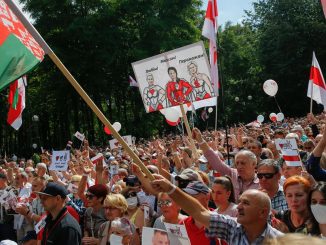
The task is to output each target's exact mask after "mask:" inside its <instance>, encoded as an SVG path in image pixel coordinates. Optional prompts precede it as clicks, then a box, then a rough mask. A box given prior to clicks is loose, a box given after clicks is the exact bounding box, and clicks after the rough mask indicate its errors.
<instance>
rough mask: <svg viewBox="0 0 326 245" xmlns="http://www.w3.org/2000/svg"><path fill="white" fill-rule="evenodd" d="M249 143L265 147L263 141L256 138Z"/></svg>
mask: <svg viewBox="0 0 326 245" xmlns="http://www.w3.org/2000/svg"><path fill="white" fill-rule="evenodd" d="M249 144H255V145H256V146H258V148H259V149H261V148H262V147H263V145H262V144H261V142H260V141H258V140H254V141H252V142H250V143H249Z"/></svg>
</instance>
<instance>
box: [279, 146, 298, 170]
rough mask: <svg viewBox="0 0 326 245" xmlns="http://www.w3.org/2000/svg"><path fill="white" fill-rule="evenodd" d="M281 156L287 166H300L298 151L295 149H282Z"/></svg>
mask: <svg viewBox="0 0 326 245" xmlns="http://www.w3.org/2000/svg"><path fill="white" fill-rule="evenodd" d="M281 152H282V157H283V159H284V161H285V163H286V165H287V166H290V167H297V166H302V162H301V159H300V156H299V152H298V151H297V150H291V149H287V150H282V151H281Z"/></svg>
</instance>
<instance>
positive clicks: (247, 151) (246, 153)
mask: <svg viewBox="0 0 326 245" xmlns="http://www.w3.org/2000/svg"><path fill="white" fill-rule="evenodd" d="M240 154H243V155H245V156H247V157H249V159H250V161H252V162H253V163H254V165H257V157H256V155H255V154H254V153H253V152H252V151H249V150H241V151H239V152H238V153H237V154H236V155H235V158H237V156H238V155H240Z"/></svg>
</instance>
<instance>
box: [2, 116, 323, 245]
mask: <svg viewBox="0 0 326 245" xmlns="http://www.w3.org/2000/svg"><path fill="white" fill-rule="evenodd" d="M325 122H326V121H325V114H324V113H323V114H321V115H317V116H314V115H313V114H310V113H309V114H308V115H307V117H305V118H297V119H293V118H286V119H285V120H284V121H283V122H274V123H273V122H271V123H265V124H262V125H261V127H249V126H244V125H242V124H240V125H239V126H238V127H234V128H230V129H229V132H228V135H227V137H226V134H225V130H222V129H221V130H217V131H214V130H211V131H204V132H201V131H200V130H199V129H197V128H194V129H193V130H192V135H191V136H179V135H166V136H161V137H157V138H156V139H151V140H144V139H141V140H137V141H136V142H135V143H134V144H133V145H132V146H131V147H132V149H133V150H134V152H136V154H137V155H138V156H139V158H140V159H141V160H142V162H143V163H144V165H145V166H146V168H147V169H148V170H149V171H150V172H151V173H152V174H153V176H154V178H155V180H150V179H149V178H148V177H147V176H146V175H145V174H144V173H143V171H142V170H141V168H140V167H139V166H138V165H137V164H135V163H133V160H132V159H131V157H130V156H129V155H128V154H127V153H126V151H125V149H123V148H122V147H121V146H118V147H116V148H114V149H110V148H100V147H96V146H89V143H88V141H87V140H86V139H84V140H83V142H82V144H81V146H80V147H79V148H75V147H74V145H72V142H68V145H67V148H66V150H69V151H70V160H69V161H67V166H66V170H65V171H63V170H62V169H61V170H60V169H55V168H53V166H52V165H53V164H52V161H53V157H51V152H48V151H46V150H44V151H43V152H42V153H40V158H41V162H39V163H36V162H33V160H31V159H27V160H26V159H24V158H23V157H18V159H14V160H15V161H14V160H13V159H11V158H8V157H2V159H1V165H0V203H1V212H0V215H1V216H0V219H1V221H0V241H1V243H0V244H16V243H15V242H17V243H18V244H89V245H95V244H124V245H127V244H128V245H137V244H155V245H156V244H171V245H172V244H173V245H174V244H195V245H196V244H201V245H202V244H216V245H218V244H223V245H225V244H230V245H231V244H294V243H296V244H308V243H310V244H325V241H323V240H322V239H326V182H325V181H326V148H325V147H326V133H325V131H324V128H325ZM191 138H192V139H193V140H194V142H195V146H196V149H191V144H190V140H191ZM278 140H281V141H278ZM280 142H281V143H280ZM282 142H283V143H282ZM284 142H285V143H284ZM293 142H295V143H296V145H297V149H296V151H297V153H298V158H299V161H298V160H296V157H295V156H292V157H289V156H285V151H282V149H280V148H279V147H281V148H286V145H288V146H289V145H290V147H292V148H293V145H292V146H291V144H293ZM295 143H294V144H295ZM297 162H299V164H296V163H297ZM184 231H186V232H184ZM292 242H293V243H292Z"/></svg>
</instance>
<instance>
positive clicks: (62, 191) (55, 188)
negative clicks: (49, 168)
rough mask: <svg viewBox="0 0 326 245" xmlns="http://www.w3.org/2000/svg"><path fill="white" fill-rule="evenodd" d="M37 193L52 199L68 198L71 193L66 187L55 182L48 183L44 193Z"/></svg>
mask: <svg viewBox="0 0 326 245" xmlns="http://www.w3.org/2000/svg"><path fill="white" fill-rule="evenodd" d="M35 193H37V194H39V195H47V196H52V197H55V196H58V195H59V196H61V197H62V198H66V196H67V195H68V194H69V192H68V191H67V189H66V188H65V187H63V186H62V185H59V184H57V183H54V182H50V183H48V184H47V185H46V187H45V189H44V190H43V191H41V192H35Z"/></svg>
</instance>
